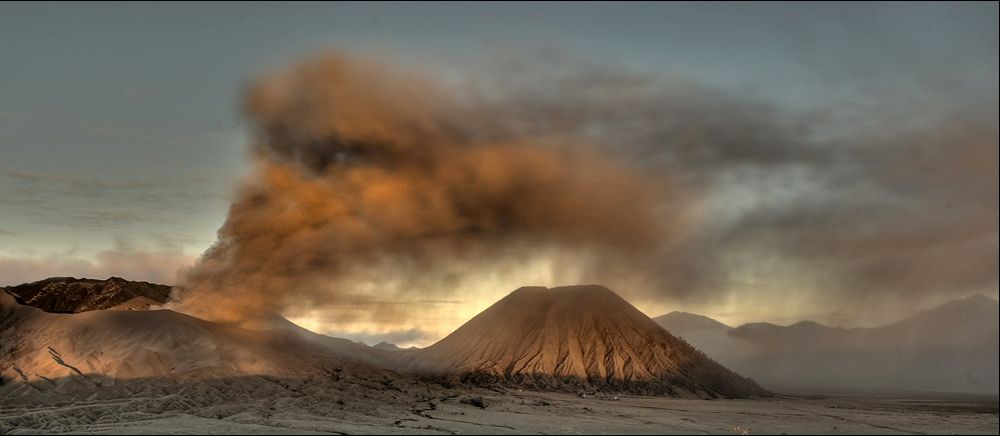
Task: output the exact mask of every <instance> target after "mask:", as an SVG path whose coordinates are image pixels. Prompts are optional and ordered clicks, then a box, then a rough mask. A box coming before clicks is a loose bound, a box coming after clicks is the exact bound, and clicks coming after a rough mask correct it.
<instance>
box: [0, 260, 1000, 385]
mask: <svg viewBox="0 0 1000 436" xmlns="http://www.w3.org/2000/svg"><path fill="white" fill-rule="evenodd" d="M5 291H6V292H0V385H2V384H3V383H4V382H6V381H11V380H13V381H17V380H20V381H25V382H36V381H38V380H43V381H52V383H53V384H55V385H58V384H59V383H63V382H61V381H59V380H73V379H76V378H77V377H78V376H79V377H84V379H85V382H89V381H86V380H90V377H91V376H96V378H93V380H98V378H99V377H110V378H115V377H123V378H136V377H170V378H179V379H198V378H204V377H231V376H239V375H276V376H286V377H289V376H291V377H317V376H322V377H331V376H332V377H351V376H352V374H353V375H356V376H361V375H365V376H366V377H368V376H370V377H375V378H382V377H397V376H398V374H415V375H421V376H426V375H430V376H432V377H435V378H441V379H443V380H450V381H449V382H472V383H477V384H478V383H484V382H485V383H489V384H498V385H506V386H517V387H524V388H535V389H555V390H564V391H566V390H569V391H578V390H602V391H605V392H612V391H615V392H633V393H653V394H663V395H674V396H687V397H691V396H694V397H744V396H755V395H766V394H767V392H766V391H764V390H763V389H761V388H760V387H759V386H758V385H757V384H756V383H754V381H756V382H758V383H760V385H761V386H764V387H765V388H767V389H769V390H773V391H778V392H794V391H800V392H806V391H810V392H816V391H859V390H867V391H876V390H878V391H885V390H899V391H903V390H905V391H961V392H984V393H996V392H997V391H998V355H1000V350H998V348H1000V338H998V336H1000V335H998V319H1000V304H998V303H997V301H996V300H993V299H990V298H987V297H983V296H976V297H970V298H966V299H963V300H957V301H953V302H950V303H947V304H944V305H942V306H940V307H937V308H934V309H931V310H927V311H924V312H921V313H919V314H916V315H915V316H913V317H911V318H908V319H906V320H903V321H900V322H897V323H892V324H888V325H885V326H881V327H875V328H853V329H844V328H836V327H828V326H824V325H821V324H817V323H814V322H809V321H804V322H800V323H797V324H794V325H791V326H778V325H774V324H768V323H754V324H746V325H743V326H740V327H737V328H733V327H730V326H727V325H725V324H723V323H720V322H718V321H715V320H713V319H711V318H708V317H704V316H701V315H694V314H689V313H682V312H673V313H670V314H667V315H664V316H661V317H657V318H655V320H653V319H650V318H648V317H647V316H645V315H644V314H642V313H641V312H639V311H638V310H637V309H636V308H635V307H633V306H632V305H631V304H629V303H628V302H626V301H625V300H623V299H621V298H620V297H619V296H618V295H617V294H615V293H614V292H612V291H610V290H608V289H606V288H603V287H600V286H570V287H563V288H553V289H545V288H538V287H527V288H521V289H519V290H517V291H514V292H512V293H511V294H510V295H508V296H507V297H505V298H503V299H501V300H500V301H498V302H497V303H496V304H494V305H493V306H491V307H490V308H488V309H487V310H486V311H484V312H482V313H481V314H479V315H477V316H476V317H475V318H473V319H472V320H470V321H469V322H467V323H466V324H465V325H463V326H462V327H460V328H459V329H458V330H456V331H455V332H453V333H452V334H451V335H449V336H447V337H446V338H444V339H442V340H441V341H439V342H438V343H436V344H434V345H432V346H430V347H427V348H423V349H406V350H401V349H399V348H398V347H396V346H394V345H392V344H388V343H382V344H378V345H376V346H374V347H369V346H365V345H363V344H359V343H354V342H351V341H348V340H346V339H338V338H330V337H327V336H323V335H319V334H316V333H312V332H309V331H307V330H305V329H302V328H301V327H298V326H296V325H295V324H293V323H291V322H289V321H288V320H286V319H284V318H282V317H281V316H279V315H277V314H275V315H273V316H272V317H270V318H267V319H261V320H257V322H256V323H251V324H244V325H240V326H236V325H232V324H223V323H214V322H210V321H205V320H202V319H198V318H194V317H190V316H187V315H184V314H180V313H177V312H174V311H171V310H162V309H161V310H154V309H156V307H157V306H159V305H160V304H162V303H165V302H167V301H168V300H169V295H170V294H169V292H170V287H169V286H164V285H156V284H152V283H145V282H131V281H128V280H124V279H121V278H116V277H112V278H110V279H107V280H92V279H73V278H52V279H46V280H42V281H39V282H34V283H30V284H25V285H20V286H13V287H9V288H6V289H5ZM661 326H662V328H661ZM689 344H690V345H689ZM727 368H728V369H727ZM730 370H732V371H730ZM733 371H735V373H734V372H733ZM394 374H395V375H394ZM744 377H750V378H752V379H753V381H751V380H749V379H746V378H744ZM95 382H96V381H95Z"/></svg>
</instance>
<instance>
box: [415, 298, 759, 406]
mask: <svg viewBox="0 0 1000 436" xmlns="http://www.w3.org/2000/svg"><path fill="white" fill-rule="evenodd" d="M407 356H409V357H410V358H411V361H410V367H411V368H416V369H417V370H420V371H424V372H429V373H436V374H451V375H464V376H465V377H466V379H467V380H468V379H470V377H471V378H473V379H475V378H480V379H486V380H493V381H504V382H508V383H515V384H518V385H524V386H534V387H545V388H556V389H566V388H579V387H596V388H602V389H610V390H623V391H633V392H643V393H657V394H670V395H699V396H703V395H707V396H713V397H714V396H725V397H745V396H751V395H763V394H765V393H766V392H765V391H764V390H763V389H761V388H760V387H759V386H757V385H756V384H755V383H753V382H752V381H750V380H747V379H745V378H743V377H740V376H738V375H736V374H734V373H732V372H730V371H729V370H727V369H725V368H723V367H722V366H721V365H719V364H717V363H716V362H714V361H712V360H711V359H709V358H708V357H706V356H705V355H704V354H702V353H701V352H698V351H697V350H695V349H693V348H692V347H690V346H689V345H688V344H686V343H685V342H684V341H681V340H678V339H677V338H675V337H673V336H672V335H671V334H670V333H668V332H666V331H665V330H663V329H662V328H660V327H659V326H658V325H657V324H656V323H655V322H653V321H652V320H651V319H649V318H648V317H647V316H645V315H644V314H642V312H639V310H637V309H636V308H635V307H633V306H632V305H630V304H628V303H627V302H626V301H625V300H623V299H622V298H621V297H619V296H618V295H616V294H615V293H614V292H611V291H610V290H608V289H607V288H604V287H600V286H569V287H560V288H553V289H546V288H541V287H525V288H520V289H518V290H516V291H514V292H512V293H511V294H510V295H508V296H507V297H505V298H503V299H502V300H500V301H499V302H497V303H495V304H494V305H493V306H491V307H490V308H488V309H487V310H485V311H484V312H482V313H481V314H479V315H477V316H476V317H475V318H473V319H472V320H470V321H469V322H467V323H466V324H465V325H463V326H462V327H460V328H459V329H458V330H456V331H455V332H453V333H452V334H450V335H448V336H447V337H446V338H444V339H442V340H441V341H439V342H438V343H436V344H434V345H432V346H430V347H427V348H424V349H421V350H416V351H413V352H412V353H408V354H407Z"/></svg>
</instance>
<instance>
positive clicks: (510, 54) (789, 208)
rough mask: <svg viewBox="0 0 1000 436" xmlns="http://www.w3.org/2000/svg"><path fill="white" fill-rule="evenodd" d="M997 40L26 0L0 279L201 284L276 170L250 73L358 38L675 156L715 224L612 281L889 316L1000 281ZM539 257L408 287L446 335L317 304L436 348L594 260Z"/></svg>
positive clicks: (880, 13)
mask: <svg viewBox="0 0 1000 436" xmlns="http://www.w3.org/2000/svg"><path fill="white" fill-rule="evenodd" d="M997 40H998V9H997V4H996V3H992V2H991V3H919V4H899V3H891V4H890V3H885V4H879V3H865V4H848V5H843V4H824V3H802V4H784V3H780V4H768V3H738V4H683V3H679V4H674V3H669V4H621V3H614V4H611V3H587V4H579V5H571V4H564V3H531V4H528V3H502V4H501V3H493V4H481V3H427V4H410V3H364V4H294V3H288V2H284V3H280V4H253V5H232V4H223V3H219V4H212V3H198V4H194V3H190V4H185V3H170V4H134V5H129V4H100V3H91V4H78V3H68V4H59V3H47V4H39V5H33V4H18V3H10V2H5V3H3V4H2V5H0V59H3V61H2V65H3V68H2V69H0V285H5V284H16V283H21V282H25V281H32V280H36V279H40V278H43V277H47V276H54V275H73V276H96V277H106V276H110V275H120V276H124V277H126V278H132V279H143V280H153V281H161V282H170V283H176V281H177V280H178V271H180V270H181V269H182V268H186V267H189V266H190V265H192V264H194V262H195V261H196V260H197V259H198V257H199V256H200V255H201V254H202V253H203V252H204V251H205V250H206V249H207V248H208V247H209V246H211V245H212V244H213V242H215V240H216V232H217V231H218V230H219V228H220V226H222V223H223V222H224V221H225V220H226V217H227V211H228V208H229V205H230V203H231V202H232V201H233V199H234V198H235V196H236V195H237V194H236V193H237V191H238V189H237V188H238V186H239V184H240V181H241V180H243V179H244V178H246V177H251V176H250V174H251V173H252V172H253V171H254V170H253V165H252V163H251V160H250V157H249V156H250V155H249V153H248V150H249V149H250V146H249V144H250V143H251V132H252V129H253V126H252V125H250V122H248V121H247V120H246V117H245V116H244V115H243V113H242V112H241V109H240V102H241V98H242V97H241V96H242V95H243V93H244V90H245V88H246V86H247V84H248V82H249V81H250V80H252V79H254V78H257V77H260V76H261V75H264V74H267V73H269V72H272V71H276V70H280V69H282V68H286V67H287V66H288V65H291V64H293V63H295V62H298V61H300V60H301V59H303V58H306V57H308V56H310V55H312V54H314V53H316V52H321V51H324V50H328V49H337V50H342V51H348V52H352V53H362V54H364V55H365V56H367V57H370V58H376V59H391V60H393V62H398V63H402V64H406V65H410V66H413V67H414V68H416V69H423V70H426V71H429V72H432V73H433V74H434V75H435V76H436V77H438V78H439V79H440V80H441V81H443V82H448V81H449V80H451V79H456V80H457V79H458V78H467V77H470V76H471V77H477V78H481V79H482V80H481V82H480V83H491V84H493V86H495V87H496V88H497V89H502V90H503V92H502V93H503V94H504V95H503V97H502V99H503V100H504V103H503V104H500V105H497V107H496V108H494V109H495V110H497V111H500V112H497V114H499V116H503V115H504V114H507V115H509V116H510V118H518V117H524V118H528V116H527V115H525V113H528V112H529V111H531V110H534V111H536V112H533V113H543V114H566V113H569V112H571V111H572V113H573V114H575V115H574V116H573V117H559V118H556V117H553V118H545V122H546V123H547V127H544V128H545V129H550V130H551V129H554V128H555V127H553V126H564V127H565V128H566V129H568V130H575V131H576V130H578V131H586V132H592V131H598V132H604V134H603V135H602V134H595V135H592V136H593V138H592V139H595V141H596V142H602V143H604V144H605V145H606V146H607V148H608V149H610V150H612V151H610V153H612V154H616V153H617V154H620V155H622V156H625V158H626V159H632V160H633V161H635V162H638V165H639V166H645V168H646V170H651V171H653V172H656V171H661V172H664V173H669V174H670V175H671V177H672V179H673V180H674V181H673V183H674V184H675V185H677V186H680V188H681V189H682V190H683V191H684V192H685V193H687V194H688V195H691V196H696V197H697V198H698V201H697V202H690V203H678V204H684V205H685V208H687V207H690V208H695V207H697V209H698V210H699V211H700V213H699V215H698V216H699V220H700V221H699V223H701V225H699V226H694V227H690V230H685V231H684V232H681V233H683V235H680V236H676V237H673V238H672V239H671V241H672V242H671V244H670V245H669V247H667V248H664V249H662V250H659V251H657V253H655V256H654V257H657V258H656V259H655V262H651V263H650V264H649V265H648V270H650V271H653V272H654V273H655V274H651V275H654V276H655V275H661V276H664V277H666V278H665V279H663V280H660V279H657V280H652V281H641V282H640V281H636V282H632V281H629V280H625V279H619V278H617V277H612V276H610V274H611V273H608V274H609V277H611V278H610V279H608V281H609V283H610V284H612V285H619V286H634V288H635V290H628V291H621V290H619V291H620V292H622V293H623V294H626V296H628V297H631V298H630V299H631V300H632V301H634V302H635V303H636V304H637V306H639V307H640V309H643V310H644V311H646V312H647V313H649V314H650V315H658V314H660V313H662V312H665V311H669V310H687V311H693V312H699V313H705V314H707V315H710V316H713V317H716V318H718V319H720V320H723V321H726V322H729V323H732V324H738V323H740V322H746V321H773V322H779V323H789V322H793V321H795V320H799V319H805V318H811V319H817V320H820V321H823V322H829V323H832V324H838V325H845V326H850V325H871V324H877V323H881V322H887V321H892V320H894V319H898V318H899V317H901V316H904V315H906V314H907V313H912V312H913V311H916V310H919V309H922V308H926V307H929V306H931V305H934V304H938V303H940V302H943V301H947V300H949V299H953V298H959V297H963V296H967V295H971V294H975V293H983V294H986V295H989V296H992V297H994V298H996V296H997V287H998V285H997V261H998V255H997V247H998V231H997V148H998V145H997V118H998V107H997V106H998V103H997V102H998V97H997V95H998V48H997ZM626 79H627V80H626ZM626 82H627V83H628V85H627V88H628V89H627V90H623V91H620V92H618V91H616V92H614V93H610V94H613V95H611V96H610V97H608V95H605V94H600V95H596V96H591V95H590V94H587V92H586V91H588V90H591V89H612V88H614V89H618V88H615V87H618V86H625V85H622V83H626ZM580 108H586V109H587V110H586V111H581V110H580ZM503 111H508V112H503ZM536 121H537V120H536ZM560 123H565V124H560ZM539 124H541V123H539ZM608 132H610V133H608ZM685 229H689V227H685ZM529 258H530V259H533V260H531V261H529V262H528V263H529V264H530V265H528V266H523V265H522V266H517V267H516V268H515V270H517V271H516V272H511V270H510V269H509V268H508V266H505V267H504V268H506V269H503V270H500V271H496V270H491V271H485V270H483V269H482V268H480V267H476V268H465V269H463V268H461V267H456V266H454V265H450V266H448V268H453V269H454V270H457V271H458V272H455V271H450V272H449V274H458V275H459V276H461V277H460V280H457V281H455V280H452V281H451V282H450V283H453V285H454V286H464V287H466V288H469V287H474V288H476V290H475V292H471V291H466V292H463V293H453V294H446V295H439V294H434V301H433V302H431V303H427V301H429V300H428V299H427V298H425V297H426V295H422V296H421V297H420V298H415V297H414V298H411V299H409V300H406V304H424V305H426V306H427V307H430V308H431V309H433V310H431V311H430V312H429V313H438V314H443V315H440V317H441V318H442V319H445V320H444V321H439V322H438V324H440V325H435V326H432V327H426V324H427V323H428V322H430V321H428V320H426V319H422V320H421V321H420V322H421V323H422V325H423V326H424V327H423V329H421V328H418V327H414V326H413V325H409V324H406V323H405V322H400V323H397V324H393V325H391V326H383V325H370V321H369V320H366V321H364V322H361V323H360V324H359V323H354V324H349V325H348V324H344V323H341V324H337V323H333V324H330V323H326V322H325V321H324V320H323V314H322V313H316V311H315V310H313V311H309V310H305V309H303V308H293V309H294V310H292V311H293V312H295V313H296V314H297V315H299V317H300V318H299V319H301V320H303V322H304V323H307V324H309V323H311V326H312V327H314V328H316V329H319V330H327V331H334V332H341V333H345V334H353V335H354V337H357V338H364V339H365V340H368V341H376V342H377V340H376V339H380V338H384V339H390V340H394V341H396V342H400V343H403V344H407V343H415V344H423V343H426V342H427V341H429V340H432V339H435V338H436V336H439V335H440V334H441V332H442V331H447V329H449V328H452V327H454V326H455V325H456V324H457V323H458V322H460V321H461V320H462V319H463V318H468V317H469V316H471V315H472V314H475V313H477V312H478V310H481V309H482V308H483V307H485V306H486V305H488V304H489V303H490V302H492V301H494V300H495V299H496V298H498V297H499V296H502V295H504V294H505V293H506V292H509V291H510V290H511V287H512V286H516V285H518V284H532V283H517V281H518V280H540V281H543V282H551V283H542V284H558V283H559V282H561V281H562V280H565V277H580V278H581V279H583V278H590V277H591V276H590V275H587V274H580V273H576V274H569V273H566V272H565V271H563V270H562V269H565V268H569V269H571V270H572V269H573V268H572V265H570V266H569V267H566V266H564V265H562V264H563V263H566V262H559V261H558V260H553V259H552V258H551V256H539V257H538V258H537V259H536V258H534V257H529ZM539 264H541V265H543V267H542V268H539V267H538V266H537V265H539ZM555 264H559V265H562V266H558V267H557V266H553V265H555ZM554 269H559V271H557V272H553V270H554ZM524 270H528V271H527V272H524ZM596 277H599V278H601V279H603V277H604V276H596ZM456 283H457V284H456ZM438 285H439V283H432V284H429V285H428V286H438ZM393 286H394V287H396V288H398V287H400V285H399V284H394V285H393ZM640 288H642V289H640ZM616 290H618V289H616ZM399 295H400V293H399V292H398V291H394V292H393V293H392V296H393V297H394V298H396V297H399ZM345 304H346V303H345ZM366 304H370V303H366ZM407 307H409V306H407ZM414 307H417V306H414ZM415 310H420V309H415ZM435 311H436V312H435Z"/></svg>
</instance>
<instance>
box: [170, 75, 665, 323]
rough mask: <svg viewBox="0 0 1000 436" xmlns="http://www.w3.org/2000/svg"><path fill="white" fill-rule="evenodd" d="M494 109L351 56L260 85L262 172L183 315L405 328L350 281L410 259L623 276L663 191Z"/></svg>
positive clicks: (428, 271)
mask: <svg viewBox="0 0 1000 436" xmlns="http://www.w3.org/2000/svg"><path fill="white" fill-rule="evenodd" d="M486 106H487V105H486V104H484V103H482V102H480V101H476V99H475V98H470V97H467V96H461V95H456V94H455V93H453V92H451V91H449V90H448V89H446V88H443V87H441V86H440V85H438V84H436V83H435V82H434V81H433V80H430V79H429V78H427V77H426V76H422V75H421V73H419V72H416V71H413V70H411V69H406V68H400V67H397V66H390V65H386V64H379V63H376V62H372V61H368V60H363V59H357V58H352V57H346V56H342V55H326V56H323V57H320V58H318V59H314V60H312V61H310V62H307V63H304V64H302V65H299V66H296V67H294V68H293V69H291V70H289V71H286V72H283V73H281V74H277V75H273V76H269V77H266V78H265V79H263V80H260V81H258V82H256V83H253V84H252V85H251V86H250V87H249V89H248V92H247V94H246V98H245V105H244V109H245V112H246V114H247V115H248V117H249V118H250V119H251V120H252V122H253V123H254V126H255V127H256V133H257V141H256V144H255V146H254V160H255V164H256V170H255V173H254V175H253V177H252V178H251V179H250V180H248V181H247V182H246V183H245V185H244V186H243V187H242V189H241V191H240V194H239V196H238V199H237V200H236V201H235V202H234V203H233V205H232V206H231V208H230V212H229V216H228V219H227V220H226V222H225V224H224V225H223V227H222V228H221V229H220V230H219V235H218V236H219V239H218V242H217V243H216V244H215V245H214V246H213V247H212V248H211V249H210V250H209V251H208V252H207V253H206V254H205V256H204V257H203V259H202V260H201V261H200V262H199V263H198V264H197V265H196V266H195V267H194V268H193V269H192V270H191V271H190V272H189V273H188V274H187V277H186V279H185V282H184V283H183V287H184V289H185V290H184V293H183V294H182V299H183V301H184V306H185V309H184V310H186V311H188V312H191V313H195V314H197V315H199V316H204V317H208V318H212V319H220V320H228V321H239V320H245V319H247V318H248V317H254V316H259V315H266V314H268V313H273V312H281V311H282V310H284V309H286V308H289V307H293V306H294V307H310V308H315V307H323V306H324V305H338V304H348V303H350V304H354V305H358V304H359V303H360V305H361V306H362V307H367V308H368V309H369V312H370V313H369V314H368V316H371V317H379V316H391V317H394V318H397V319H398V318H399V317H400V316H406V314H405V313H400V312H399V311H395V310H391V305H387V304H384V303H385V302H384V301H383V299H382V296H380V295H379V290H378V289H377V287H378V284H377V282H376V284H375V287H376V289H367V288H366V289H364V290H362V289H361V287H360V284H359V283H356V282H354V281H353V280H352V279H351V277H356V276H357V274H356V271H357V270H359V269H364V268H366V267H367V266H369V265H375V264H378V265H383V266H384V265H390V266H391V265H394V264H400V265H406V267H405V268H402V267H401V268H400V271H406V272H405V273H404V275H405V274H409V275H412V276H413V279H414V282H418V281H424V282H426V280H425V279H426V276H432V275H433V274H434V272H433V271H435V270H437V269H438V267H439V266H440V265H441V264H445V263H453V262H458V261H468V260H469V259H470V258H474V259H482V260H484V261H488V262H497V263H502V262H503V261H504V259H506V258H517V257H525V256H529V255H530V254H531V252H532V250H534V249H537V248H540V247H558V248H560V249H565V250H566V252H567V253H581V252H587V253H591V254H592V255H591V256H589V257H588V259H589V262H592V263H593V265H592V266H593V267H594V268H604V267H606V268H612V267H614V266H615V265H617V267H626V266H627V264H628V262H627V259H629V258H631V257H635V256H636V255H638V254H642V253H646V252H649V251H650V250H653V249H655V248H656V247H657V246H659V244H660V243H661V241H662V239H663V237H664V234H663V231H662V229H663V225H662V222H663V220H662V218H663V215H662V214H661V212H662V211H660V210H659V209H658V207H659V206H658V205H660V204H662V199H663V198H664V196H665V195H668V193H666V192H663V191H662V190H661V189H660V188H657V187H662V186H665V185H664V184H663V183H650V180H649V177H650V176H648V175H646V174H644V173H642V172H641V171H639V170H637V169H635V168H633V167H630V166H628V165H627V164H625V163H623V162H620V161H617V160H615V159H613V158H611V157H609V156H606V155H605V154H602V153H601V152H599V151H597V148H596V147H591V146H590V145H589V144H588V143H587V142H586V141H584V140H583V139H582V138H575V137H572V136H571V135H533V134H526V133H524V132H523V131H521V130H519V129H518V126H517V125H516V123H515V122H514V120H510V119H504V118H503V117H497V116H495V114H496V113H498V111H496V110H491V109H490V108H488V107H486ZM465 273H467V274H475V273H476V271H466V272H465ZM421 276H423V277H421ZM397 278H398V277H397ZM422 279H423V280H422ZM433 286H435V284H432V287H433ZM436 286H438V287H439V288H441V289H437V291H436V292H440V294H439V295H447V292H452V291H459V292H460V290H453V289H446V288H447V287H448V284H447V281H446V280H442V282H441V283H440V284H436ZM424 291H426V289H424ZM414 292H416V290H415V291H414ZM359 300H360V301H359ZM379 314H382V315H379Z"/></svg>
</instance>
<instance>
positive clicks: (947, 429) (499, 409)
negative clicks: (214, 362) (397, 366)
mask: <svg viewBox="0 0 1000 436" xmlns="http://www.w3.org/2000/svg"><path fill="white" fill-rule="evenodd" d="M99 384H100V385H103V387H95V386H93V385H91V386H85V385H83V384H79V383H77V382H76V381H54V382H50V383H49V384H48V385H46V384H37V385H21V386H11V385H8V386H5V387H3V389H2V390H0V392H2V393H3V395H2V396H0V399H2V403H0V433H11V434H30V433H108V434H113V433H175V434H184V433H189V434H193V433H199V434H219V433H244V434H246V433H288V434H292V433H297V434H304V433H313V432H315V433H351V434H357V433H427V434H439V433H451V434H456V433H460V434H468V433H539V434H541V433H595V432H596V433H643V434H655V433H659V434H681V433H687V434H691V433H705V434H734V433H739V432H740V430H741V429H746V430H748V432H749V433H751V434H782V433H788V434H817V433H823V434H829V433H865V434H873V433H881V434H928V433H938V434H949V433H964V434H970V433H979V434H997V432H998V417H997V410H998V409H997V400H996V398H995V397H950V398H938V399H926V398H925V399H912V398H911V399H906V398H888V397H885V398H877V399H871V398H867V399H866V398H858V397H849V396H825V397H802V396H796V397H793V396H779V397H776V398H770V399H755V400H696V399H694V400H692V399H687V400H679V399H667V398H642V397H621V398H617V399H616V397H600V398H595V397H587V398H580V397H578V396H576V395H570V394H555V393H538V392H522V391H517V390H503V391H501V390H485V389H471V388H451V389H446V388H442V387H440V386H437V385H433V384H423V383H420V382H412V383H411V382H408V383H400V381H398V380H389V379H383V380H377V379H375V380H361V379H351V380H340V381H336V382H323V383H317V382H315V381H313V382H302V381H288V380H280V379H271V378H246V379H234V380H226V381H215V382H210V383H200V382H199V383H190V384H186V385H176V384H166V383H164V382H162V381H156V380H145V381H133V382H125V383H123V382H121V381H117V382H114V383H113V384H111V383H108V381H106V380H105V381H103V382H100V383H99ZM482 406H485V407H482Z"/></svg>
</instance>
